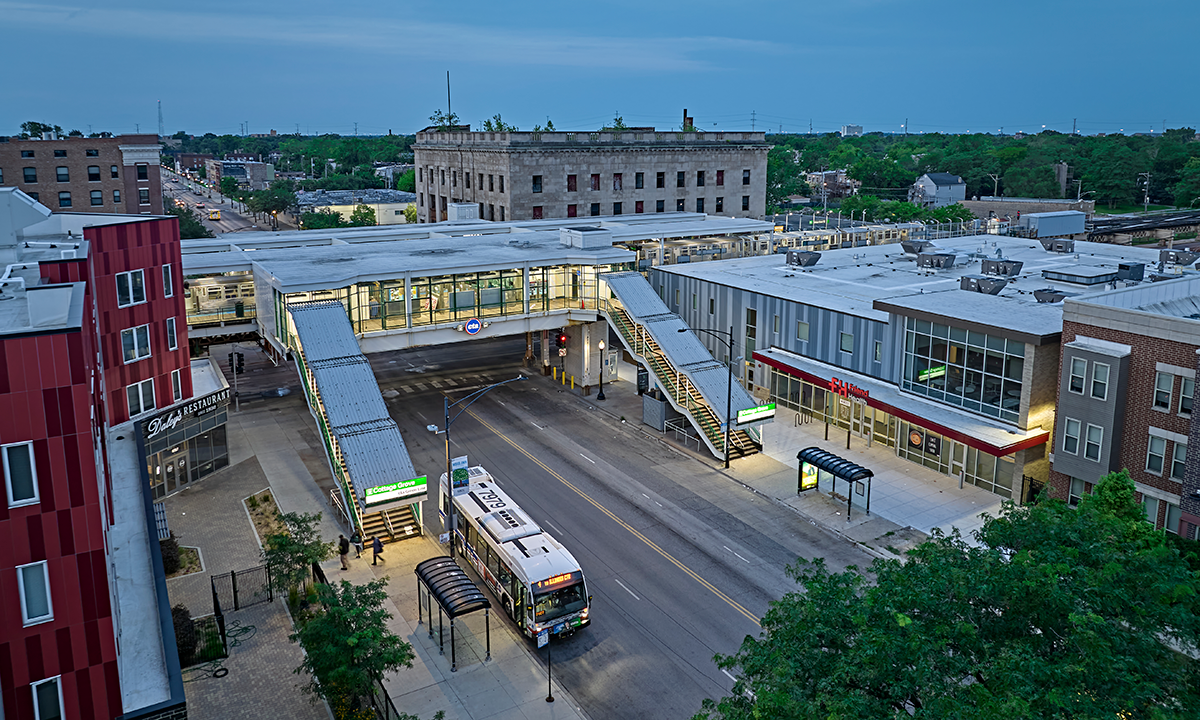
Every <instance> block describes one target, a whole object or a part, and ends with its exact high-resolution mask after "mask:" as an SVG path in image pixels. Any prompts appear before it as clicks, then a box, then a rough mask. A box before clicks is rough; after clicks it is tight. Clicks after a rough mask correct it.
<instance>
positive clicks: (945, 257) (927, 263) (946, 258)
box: [917, 253, 954, 270]
mask: <svg viewBox="0 0 1200 720" xmlns="http://www.w3.org/2000/svg"><path fill="white" fill-rule="evenodd" d="M917 265H919V266H920V267H923V268H933V269H936V270H947V269H949V268H952V267H954V253H920V254H918V255H917Z"/></svg>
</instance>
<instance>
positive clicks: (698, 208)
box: [696, 198, 704, 213]
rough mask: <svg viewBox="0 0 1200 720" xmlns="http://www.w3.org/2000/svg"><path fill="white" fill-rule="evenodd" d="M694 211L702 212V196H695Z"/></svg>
mask: <svg viewBox="0 0 1200 720" xmlns="http://www.w3.org/2000/svg"><path fill="white" fill-rule="evenodd" d="M696 212H698V213H702V212H704V198H696Z"/></svg>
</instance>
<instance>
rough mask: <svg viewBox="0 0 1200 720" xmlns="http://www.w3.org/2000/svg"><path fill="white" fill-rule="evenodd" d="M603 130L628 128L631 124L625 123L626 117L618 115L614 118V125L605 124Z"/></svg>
mask: <svg viewBox="0 0 1200 720" xmlns="http://www.w3.org/2000/svg"><path fill="white" fill-rule="evenodd" d="M600 129H601V130H628V129H629V126H628V125H626V124H625V118H623V117H621V116H620V115H617V116H616V117H614V118H613V119H612V125H605V126H604V127H602V128H600Z"/></svg>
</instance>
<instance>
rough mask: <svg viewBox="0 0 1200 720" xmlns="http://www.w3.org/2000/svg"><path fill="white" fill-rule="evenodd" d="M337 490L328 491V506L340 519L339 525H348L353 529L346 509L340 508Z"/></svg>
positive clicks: (340, 501) (340, 503)
mask: <svg viewBox="0 0 1200 720" xmlns="http://www.w3.org/2000/svg"><path fill="white" fill-rule="evenodd" d="M338 496H339V493H338V491H337V490H330V491H329V504H330V505H332V506H333V509H334V510H336V511H337V513H338V517H339V518H340V524H342V525H350V526H351V527H352V528H353V523H351V522H350V514H349V513H347V512H346V508H344V507H342V500H341V498H340V497H338Z"/></svg>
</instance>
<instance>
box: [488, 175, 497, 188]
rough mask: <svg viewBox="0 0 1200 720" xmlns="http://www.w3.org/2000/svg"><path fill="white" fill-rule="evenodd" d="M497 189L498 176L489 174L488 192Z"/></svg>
mask: <svg viewBox="0 0 1200 720" xmlns="http://www.w3.org/2000/svg"><path fill="white" fill-rule="evenodd" d="M495 190H496V176H495V175H488V192H495Z"/></svg>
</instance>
